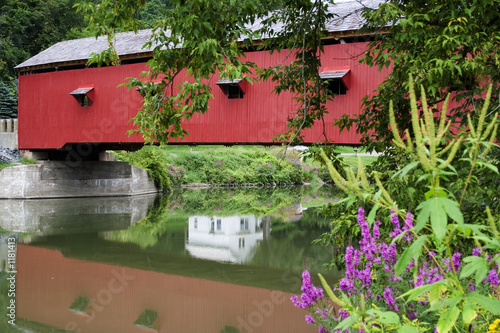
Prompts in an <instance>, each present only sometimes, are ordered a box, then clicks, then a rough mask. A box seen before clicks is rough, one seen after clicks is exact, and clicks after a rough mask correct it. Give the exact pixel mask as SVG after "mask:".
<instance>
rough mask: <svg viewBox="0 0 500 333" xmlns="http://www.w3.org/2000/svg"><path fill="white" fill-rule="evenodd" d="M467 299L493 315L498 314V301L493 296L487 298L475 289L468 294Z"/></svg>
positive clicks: (499, 305)
mask: <svg viewBox="0 0 500 333" xmlns="http://www.w3.org/2000/svg"><path fill="white" fill-rule="evenodd" d="M468 299H470V300H471V301H473V302H476V303H477V304H479V305H480V306H481V307H482V308H483V309H485V310H486V311H488V312H491V313H493V314H495V315H499V314H500V301H499V300H498V299H495V298H489V297H486V296H484V295H481V294H479V292H477V291H475V292H472V293H470V294H469V296H468Z"/></svg>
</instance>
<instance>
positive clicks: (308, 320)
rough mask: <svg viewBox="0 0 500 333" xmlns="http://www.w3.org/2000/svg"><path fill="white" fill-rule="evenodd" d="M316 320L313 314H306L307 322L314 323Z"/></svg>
mask: <svg viewBox="0 0 500 333" xmlns="http://www.w3.org/2000/svg"><path fill="white" fill-rule="evenodd" d="M314 322H315V320H314V318H313V317H312V316H310V315H306V323H308V324H311V323H314Z"/></svg>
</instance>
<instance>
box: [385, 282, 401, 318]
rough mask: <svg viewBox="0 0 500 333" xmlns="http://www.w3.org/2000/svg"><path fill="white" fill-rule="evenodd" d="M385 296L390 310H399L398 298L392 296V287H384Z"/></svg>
mask: <svg viewBox="0 0 500 333" xmlns="http://www.w3.org/2000/svg"><path fill="white" fill-rule="evenodd" d="M384 298H385V302H386V303H387V305H388V307H389V310H393V311H396V312H399V309H398V306H397V305H396V300H395V299H394V297H393V296H392V290H391V288H389V287H387V288H385V289H384Z"/></svg>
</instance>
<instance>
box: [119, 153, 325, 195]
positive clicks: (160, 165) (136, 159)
mask: <svg viewBox="0 0 500 333" xmlns="http://www.w3.org/2000/svg"><path fill="white" fill-rule="evenodd" d="M115 154H116V155H117V156H118V158H119V159H121V160H124V161H128V162H130V163H131V164H133V165H136V166H138V167H141V168H143V169H146V170H148V172H149V174H150V176H151V177H152V178H153V179H154V180H155V182H156V183H157V184H158V185H159V186H160V187H162V188H164V189H168V188H171V187H172V186H182V185H186V184H216V185H243V184H263V185H264V184H276V185H279V184H281V185H285V184H302V183H321V182H323V180H328V179H329V175H328V173H327V171H326V168H324V167H320V166H314V165H308V164H305V163H302V162H301V161H300V155H299V153H298V152H297V151H294V150H292V151H290V150H289V151H288V152H287V154H286V156H283V149H280V148H276V147H271V148H268V147H259V146H236V147H221V146H208V147H200V148H199V147H196V148H191V147H186V146H167V147H156V146H146V147H144V148H143V149H141V150H139V151H137V152H125V153H115Z"/></svg>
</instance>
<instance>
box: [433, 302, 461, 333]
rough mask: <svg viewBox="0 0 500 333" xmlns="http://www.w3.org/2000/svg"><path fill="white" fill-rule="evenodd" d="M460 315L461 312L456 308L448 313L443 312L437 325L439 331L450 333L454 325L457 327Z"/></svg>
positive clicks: (440, 332)
mask: <svg viewBox="0 0 500 333" xmlns="http://www.w3.org/2000/svg"><path fill="white" fill-rule="evenodd" d="M459 314H460V310H459V309H458V308H457V307H456V306H454V307H452V308H451V309H449V310H448V311H443V312H442V313H441V316H440V317H439V321H438V323H437V325H436V326H437V331H438V332H439V333H447V332H449V331H450V330H451V329H452V328H453V325H455V322H456V321H457V319H458V315H459Z"/></svg>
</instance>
